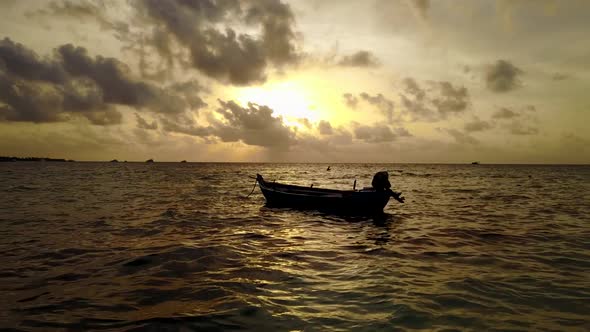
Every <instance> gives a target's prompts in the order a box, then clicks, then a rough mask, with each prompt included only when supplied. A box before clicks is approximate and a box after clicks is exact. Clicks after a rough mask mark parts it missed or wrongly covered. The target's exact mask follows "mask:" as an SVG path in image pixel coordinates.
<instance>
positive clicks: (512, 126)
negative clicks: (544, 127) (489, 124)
mask: <svg viewBox="0 0 590 332" xmlns="http://www.w3.org/2000/svg"><path fill="white" fill-rule="evenodd" d="M536 110H537V109H536V108H535V106H534V105H527V106H525V107H523V108H522V109H521V110H519V111H514V110H511V109H509V108H506V107H502V108H500V109H498V110H497V111H496V112H494V113H493V114H492V119H496V120H499V121H502V127H503V128H504V129H506V130H507V131H508V132H509V133H511V134H513V135H519V136H524V135H536V134H538V133H539V129H538V128H537V127H535V126H534V125H531V123H536V122H538V120H537V117H536V115H535V112H536Z"/></svg>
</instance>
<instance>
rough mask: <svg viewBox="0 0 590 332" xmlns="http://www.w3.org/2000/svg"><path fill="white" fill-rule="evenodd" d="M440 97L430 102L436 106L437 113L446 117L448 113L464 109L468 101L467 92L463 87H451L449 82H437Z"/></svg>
mask: <svg viewBox="0 0 590 332" xmlns="http://www.w3.org/2000/svg"><path fill="white" fill-rule="evenodd" d="M438 85H439V88H440V97H439V98H434V99H433V100H432V103H433V104H434V105H435V106H436V108H437V110H438V112H439V114H441V115H442V116H443V118H446V116H447V114H449V113H459V112H462V111H464V110H465V109H466V108H467V106H468V103H469V93H468V92H467V88H465V87H463V86H462V87H457V88H455V87H453V85H452V84H451V83H449V82H438Z"/></svg>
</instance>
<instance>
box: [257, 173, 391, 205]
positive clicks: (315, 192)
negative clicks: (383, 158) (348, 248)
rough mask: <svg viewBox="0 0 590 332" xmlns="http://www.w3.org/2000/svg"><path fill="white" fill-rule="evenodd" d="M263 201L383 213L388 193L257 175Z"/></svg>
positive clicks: (275, 203)
mask: <svg viewBox="0 0 590 332" xmlns="http://www.w3.org/2000/svg"><path fill="white" fill-rule="evenodd" d="M257 179H258V183H259V186H260V190H261V191H262V194H263V195H264V198H265V199H266V205H267V206H272V207H291V208H299V209H316V210H325V211H330V212H342V213H350V214H373V213H382V212H383V208H385V206H386V205H387V202H389V198H390V197H391V196H390V194H389V193H388V192H386V191H375V190H358V191H356V190H355V191H353V190H334V189H323V188H310V187H302V186H293V185H285V184H280V183H274V182H266V181H264V179H263V178H262V176H258V177H257Z"/></svg>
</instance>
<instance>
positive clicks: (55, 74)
mask: <svg viewBox="0 0 590 332" xmlns="http://www.w3.org/2000/svg"><path fill="white" fill-rule="evenodd" d="M0 85H1V86H2V91H0V103H2V106H1V108H0V111H1V113H0V118H1V119H3V120H6V121H31V122H51V121H65V120H68V119H69V118H71V115H74V114H77V115H80V116H83V117H85V118H87V119H88V120H90V121H91V122H92V123H93V124H97V125H110V124H118V123H120V122H121V119H122V116H121V114H120V113H119V112H118V111H117V110H116V109H115V107H116V106H117V105H125V106H129V107H133V108H136V109H145V110H148V111H154V112H160V113H163V114H179V113H181V112H184V111H185V110H186V109H187V108H188V107H190V108H192V109H198V108H200V107H203V106H204V105H205V103H204V102H203V101H202V100H201V99H200V98H199V97H198V96H197V93H198V91H199V90H198V85H196V83H194V82H193V83H190V84H188V85H186V86H184V85H174V86H172V88H173V89H164V88H161V87H158V86H156V85H154V84H151V83H148V82H144V81H140V80H136V79H134V78H133V77H132V75H131V73H130V71H129V68H128V67H127V66H126V65H125V64H124V63H122V62H121V61H119V60H117V59H115V58H105V57H101V56H96V57H91V56H89V55H88V53H87V51H86V49H84V48H82V47H75V46H73V45H71V44H67V45H62V46H60V47H58V48H57V49H55V50H54V52H53V54H52V56H51V57H45V58H40V57H39V56H38V55H37V54H36V53H35V52H33V51H32V50H30V49H28V48H26V47H25V46H23V45H22V44H19V43H15V42H13V41H12V40H10V39H9V38H5V39H3V40H2V41H0Z"/></svg>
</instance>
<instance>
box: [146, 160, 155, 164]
mask: <svg viewBox="0 0 590 332" xmlns="http://www.w3.org/2000/svg"><path fill="white" fill-rule="evenodd" d="M145 162H146V163H153V162H154V160H153V159H148V160H146V161H145Z"/></svg>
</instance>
